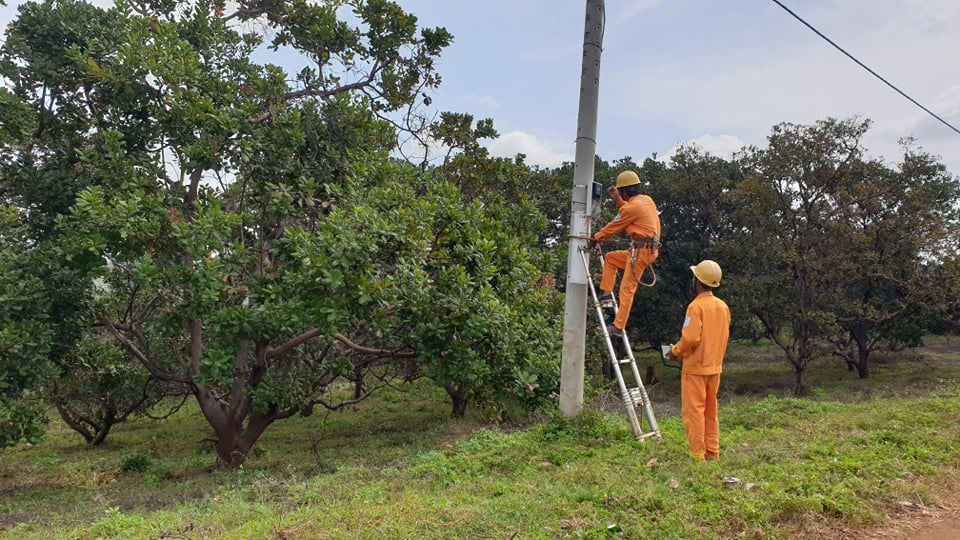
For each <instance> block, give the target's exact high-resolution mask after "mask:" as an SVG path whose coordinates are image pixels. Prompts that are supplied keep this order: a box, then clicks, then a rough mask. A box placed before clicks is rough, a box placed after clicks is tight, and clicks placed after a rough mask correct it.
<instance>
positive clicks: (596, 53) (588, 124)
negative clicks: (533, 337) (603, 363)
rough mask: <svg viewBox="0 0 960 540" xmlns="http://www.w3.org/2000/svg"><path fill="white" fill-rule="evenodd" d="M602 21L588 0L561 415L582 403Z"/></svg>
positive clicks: (596, 4) (597, 2)
mask: <svg viewBox="0 0 960 540" xmlns="http://www.w3.org/2000/svg"><path fill="white" fill-rule="evenodd" d="M603 23H604V5H603V0H587V16H586V24H585V27H584V33H583V70H582V72H581V73H580V111H579V115H578V118H577V148H576V161H575V162H574V167H573V193H572V196H571V204H570V244H569V249H570V251H569V253H568V255H567V289H566V304H565V305H564V311H563V355H562V357H561V364H560V412H561V413H563V415H564V416H576V415H578V414H580V411H581V410H582V409H583V358H584V349H585V343H586V329H587V279H588V275H587V272H586V269H585V268H584V267H583V261H582V260H581V259H580V249H581V248H584V247H586V245H587V240H586V239H587V238H588V237H589V236H590V217H591V212H592V208H591V206H592V192H593V168H594V162H595V161H596V150H597V102H598V101H599V99H600V52H601V49H602V47H603V43H602V40H603Z"/></svg>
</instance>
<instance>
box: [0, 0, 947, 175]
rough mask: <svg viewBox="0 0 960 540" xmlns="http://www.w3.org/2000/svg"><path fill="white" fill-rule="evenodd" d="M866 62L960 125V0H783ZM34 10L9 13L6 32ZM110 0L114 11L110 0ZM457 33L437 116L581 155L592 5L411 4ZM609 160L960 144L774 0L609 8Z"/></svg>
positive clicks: (535, 146)
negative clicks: (852, 134) (850, 139)
mask: <svg viewBox="0 0 960 540" xmlns="http://www.w3.org/2000/svg"><path fill="white" fill-rule="evenodd" d="M783 1H784V2H785V3H786V4H787V5H788V6H789V7H791V8H792V9H793V10H794V11H796V12H797V13H798V14H799V15H801V16H802V17H804V18H805V19H807V20H808V21H809V22H810V23H812V24H813V25H815V26H816V27H818V28H819V29H820V30H821V31H822V32H824V33H825V34H826V35H828V36H830V37H831V38H832V39H833V40H834V41H836V42H837V43H838V44H840V45H841V46H842V47H844V48H846V49H847V50H848V51H850V52H851V53H852V54H854V55H855V56H857V57H858V58H859V59H860V60H861V61H863V62H864V63H866V64H867V65H868V66H870V67H871V68H873V69H874V70H875V71H877V72H878V73H879V74H880V75H882V76H884V77H885V78H887V79H888V80H889V81H891V82H892V83H893V84H895V85H897V86H899V87H900V88H901V89H902V90H904V91H905V92H907V93H908V94H910V95H911V96H913V97H914V98H915V99H917V100H918V101H920V102H921V103H923V104H924V105H926V106H927V107H928V108H930V109H932V110H933V111H935V112H936V113H937V114H939V115H941V116H942V117H944V118H945V119H947V120H948V121H949V122H951V123H952V124H954V125H955V126H958V127H960V60H958V59H957V53H958V51H960V32H958V31H957V28H960V1H958V0H783ZM18 3H19V1H18V0H12V1H10V2H8V4H9V5H8V6H7V7H4V8H0V10H2V14H0V24H4V25H5V23H6V22H7V21H9V20H10V19H11V18H12V17H13V16H14V15H15V13H16V8H15V6H16V5H17V4H18ZM96 3H97V4H99V5H109V3H110V2H107V1H105V0H97V1H96ZM398 3H399V4H400V5H401V6H403V7H404V8H405V9H407V10H408V11H410V12H412V13H414V14H415V15H417V17H418V18H419V19H420V22H421V24H422V25H427V26H445V27H446V28H447V29H448V30H449V31H450V32H451V33H453V34H454V36H455V41H454V43H453V45H452V46H451V47H450V48H449V49H447V50H446V51H445V52H444V55H443V57H442V58H441V60H440V62H439V70H440V72H441V74H442V76H443V79H444V81H443V85H442V87H441V88H440V89H439V90H437V91H435V92H434V95H433V98H434V100H433V105H432V109H433V111H434V112H437V113H439V111H444V110H452V111H457V112H467V113H471V114H473V115H474V116H475V117H477V118H487V117H489V118H492V119H493V120H494V123H495V126H496V128H497V130H498V131H499V132H500V134H501V138H500V139H499V140H496V141H492V142H490V143H489V145H488V146H489V148H490V149H491V151H492V152H493V153H494V154H495V155H501V156H512V155H514V154H515V153H517V152H523V153H525V154H527V156H528V162H529V163H533V164H537V165H542V166H556V165H559V164H560V163H561V162H563V161H572V160H573V155H574V138H575V136H576V126H577V113H578V110H577V108H578V96H579V89H580V72H581V58H582V51H583V30H584V14H585V7H586V2H585V0H398ZM605 3H606V15H607V26H606V31H605V35H604V49H603V54H602V60H601V68H600V101H599V117H598V123H597V130H598V132H597V153H598V155H600V156H601V157H602V158H604V159H606V160H613V159H618V158H621V157H624V156H630V157H633V158H634V159H636V160H642V159H644V158H646V157H649V156H651V155H652V154H654V153H656V154H658V155H659V156H661V157H663V156H668V155H669V154H670V152H671V151H672V149H674V148H675V147H676V145H677V144H679V143H681V142H689V141H693V142H696V143H698V144H700V145H701V146H702V147H704V148H705V149H707V150H708V151H712V152H714V153H717V154H718V155H722V156H724V157H728V156H729V155H730V153H731V152H732V151H734V150H737V149H739V148H740V147H742V146H743V145H745V144H753V145H759V146H763V145H764V144H765V138H766V136H767V135H768V134H769V132H770V128H771V127H772V126H773V125H774V124H777V123H779V122H794V123H804V124H806V123H812V122H814V121H816V120H819V119H823V118H826V117H828V116H833V117H839V118H846V117H849V116H854V115H857V116H860V117H865V118H870V119H871V120H873V121H874V125H873V128H872V129H871V131H870V132H869V133H868V135H867V137H866V139H865V146H866V147H867V149H868V152H869V154H870V155H872V156H875V157H882V158H884V159H886V160H888V161H889V162H890V163H896V162H897V161H899V158H900V151H899V147H898V143H897V141H898V140H899V139H900V138H901V137H904V136H914V137H916V138H917V139H918V144H919V145H920V146H922V147H923V148H924V149H925V150H927V151H929V152H931V153H934V154H936V155H939V156H941V158H942V159H943V161H944V163H946V164H947V165H948V167H949V168H950V170H951V172H953V173H955V174H960V134H957V133H955V132H953V131H951V130H950V129H948V128H947V127H946V126H943V125H942V124H940V123H939V122H937V121H936V120H934V119H933V118H931V117H929V116H928V115H926V113H924V112H923V111H921V110H920V109H918V108H917V107H916V106H915V105H913V104H912V103H910V102H909V101H907V100H906V99H904V98H903V97H901V96H900V95H898V94H896V93H895V92H894V91H893V90H891V89H890V88H888V87H887V86H885V85H884V84H883V83H881V82H880V81H878V80H876V79H875V78H874V77H873V76H871V75H870V74H869V73H867V72H866V71H864V70H863V69H862V68H860V67H859V66H857V65H856V64H854V63H853V62H852V61H851V60H849V59H848V58H846V57H845V56H843V55H842V54H841V53H840V52H839V51H837V50H835V49H833V48H832V47H831V46H830V45H829V44H827V43H826V42H824V41H823V40H821V39H820V38H819V37H817V36H816V35H815V34H813V33H812V32H810V31H809V30H808V29H807V28H805V27H804V26H802V25H801V24H800V23H799V22H798V21H796V20H795V19H793V18H792V17H790V16H789V14H787V13H786V12H785V11H783V10H782V9H781V8H780V7H778V6H777V5H776V4H775V3H773V2H772V1H770V0H724V1H718V0H606V2H605Z"/></svg>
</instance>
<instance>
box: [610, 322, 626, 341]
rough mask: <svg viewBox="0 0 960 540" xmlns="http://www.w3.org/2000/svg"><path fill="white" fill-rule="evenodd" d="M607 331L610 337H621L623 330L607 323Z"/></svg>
mask: <svg viewBox="0 0 960 540" xmlns="http://www.w3.org/2000/svg"><path fill="white" fill-rule="evenodd" d="M607 333H608V334H610V337H612V338H613V337H623V330H621V329H619V328H617V327H616V326H614V325H612V324H608V325H607Z"/></svg>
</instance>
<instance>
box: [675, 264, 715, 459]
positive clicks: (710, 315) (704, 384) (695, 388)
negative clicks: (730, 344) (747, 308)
mask: <svg viewBox="0 0 960 540" xmlns="http://www.w3.org/2000/svg"><path fill="white" fill-rule="evenodd" d="M690 270H691V271H693V286H694V288H695V290H696V293H697V297H696V298H694V299H693V302H690V305H689V306H687V316H686V317H685V318H684V320H683V332H682V335H681V337H680V341H678V342H677V343H676V344H675V345H672V346H671V347H670V348H669V350H668V351H667V353H666V357H667V359H668V360H674V361H680V362H682V363H683V369H682V370H681V373H680V395H681V398H680V403H681V416H682V417H683V430H684V431H685V432H686V433H687V441H689V443H690V456H691V457H693V459H695V460H697V461H706V460H707V459H716V458H718V457H720V420H719V418H718V417H717V391H718V390H719V388H720V373H721V372H722V371H723V356H724V355H725V354H726V352H727V341H728V340H729V338H730V308H729V307H728V306H727V304H726V302H724V301H723V300H721V299H719V298H717V297H716V296H714V295H713V290H714V289H716V288H717V287H719V286H720V278H721V276H722V275H723V272H722V270H721V269H720V265H719V264H717V263H716V262H714V261H711V260H704V261H701V262H700V263H699V264H697V265H696V266H691V267H690Z"/></svg>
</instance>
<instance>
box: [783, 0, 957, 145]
mask: <svg viewBox="0 0 960 540" xmlns="http://www.w3.org/2000/svg"><path fill="white" fill-rule="evenodd" d="M771 1H772V2H773V3H774V4H777V5H778V6H780V7H782V8H783V10H784V11H786V12H787V13H789V14H790V15H793V18H795V19H797V20H798V21H800V22H801V23H803V25H804V26H806V27H807V28H809V29H810V30H813V32H814V33H815V34H817V35H818V36H820V37H821V38H823V39H824V40H826V42H827V43H829V44H831V45H833V46H834V48H836V49H837V50H838V51H840V52H842V53H843V54H845V55H847V58H849V59H851V60H853V61H854V62H856V63H857V64H858V65H859V66H860V67H862V68H863V69H865V70H867V71H868V72H870V74H871V75H873V76H874V77H876V78H878V79H880V80H881V81H883V83H884V84H886V85H887V86H889V87H890V88H893V89H894V90H895V91H896V92H897V93H898V94H900V95H901V96H903V97H905V98H907V99H909V100H910V102H912V103H913V104H914V105H916V106H917V107H920V108H921V109H923V110H924V111H925V112H926V113H927V114H929V115H930V116H932V117H934V118H936V119H937V120H939V121H940V122H941V123H943V125H945V126H947V127H948V128H950V129H952V130H953V131H955V132H956V133H957V134H958V135H960V129H957V128H955V127H953V125H952V124H950V122H947V121H946V120H944V119H943V118H941V117H940V116H938V115H937V114H936V113H935V112H933V111H931V110H930V109H928V108H926V107H924V106H923V105H921V104H920V102H918V101H917V100H915V99H913V98H912V97H910V96H908V95H907V94H906V92H904V91H903V90H900V89H899V88H897V87H896V86H894V85H893V84H892V83H891V82H890V81H888V80H886V79H884V78H883V77H881V76H880V75H879V74H877V72H876V71H874V70H872V69H870V68H869V67H867V65H866V64H864V63H863V62H861V61H860V60H857V59H856V58H855V57H854V56H853V55H852V54H850V53H848V52H847V51H845V50H844V49H843V47H841V46H839V45H837V44H836V43H834V42H833V40H832V39H830V38H828V37H827V36H825V35H824V34H823V32H821V31H819V30H817V29H816V28H814V27H813V25H812V24H810V23H808V22H807V21H805V20H803V18H802V17H801V16H799V15H797V14H796V13H794V12H793V11H791V10H790V8H788V7H787V6H785V5H783V3H782V2H780V0H771Z"/></svg>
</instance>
